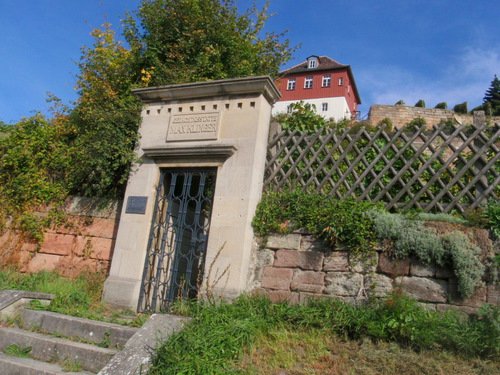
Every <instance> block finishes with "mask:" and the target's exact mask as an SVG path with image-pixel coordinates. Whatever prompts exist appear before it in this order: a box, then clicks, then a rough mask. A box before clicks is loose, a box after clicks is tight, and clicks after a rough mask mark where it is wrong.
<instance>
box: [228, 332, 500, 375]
mask: <svg viewBox="0 0 500 375" xmlns="http://www.w3.org/2000/svg"><path fill="white" fill-rule="evenodd" d="M235 370H236V371H235V372H236V373H242V374H275V375H319V374H353V375H354V374H355V375H359V374H366V375H390V374H398V375H399V374H405V375H422V374H429V375H430V374H443V375H444V374H454V375H470V374H492V375H493V374H499V373H500V361H498V360H495V361H492V360H482V359H476V358H462V357H460V356H458V355H454V354H450V353H448V352H446V351H443V350H425V351H421V352H415V351H413V350H411V349H405V348H402V347H401V346H400V345H398V344H396V343H387V342H378V343H373V342H372V341H371V340H370V339H367V338H365V339H362V340H344V339H342V338H340V337H338V336H336V335H333V334H332V333H331V332H328V330H325V329H306V330H305V329H298V330H296V329H291V328H281V329H276V330H272V331H270V332H268V333H267V334H265V335H263V336H260V337H258V338H257V340H256V342H255V345H254V346H253V347H252V348H251V349H247V350H246V351H245V354H244V356H243V358H242V360H241V361H240V362H239V363H238V364H236V365H235Z"/></svg>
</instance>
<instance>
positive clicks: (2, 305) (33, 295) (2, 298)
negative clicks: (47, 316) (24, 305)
mask: <svg viewBox="0 0 500 375" xmlns="http://www.w3.org/2000/svg"><path fill="white" fill-rule="evenodd" d="M55 297H56V296H55V295H54V294H49V293H40V292H28V291H25V290H1V291H0V312H1V311H2V310H4V309H6V308H8V307H9V306H10V305H12V304H14V303H16V302H18V301H20V300H21V299H28V300H35V299H37V300H52V299H54V298H55Z"/></svg>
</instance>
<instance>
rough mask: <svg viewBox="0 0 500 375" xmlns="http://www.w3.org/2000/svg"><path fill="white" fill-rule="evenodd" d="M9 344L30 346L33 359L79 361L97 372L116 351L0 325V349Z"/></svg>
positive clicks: (85, 367) (85, 368)
mask: <svg viewBox="0 0 500 375" xmlns="http://www.w3.org/2000/svg"><path fill="white" fill-rule="evenodd" d="M10 345H17V346H19V348H21V349H24V348H27V347H31V351H30V355H31V357H33V358H34V359H38V360H41V361H45V362H53V361H57V362H59V363H61V362H64V361H70V362H74V363H79V364H80V366H81V367H82V369H84V370H88V371H92V372H99V371H100V370H101V369H102V368H103V367H104V366H105V365H106V363H107V362H108V361H109V360H110V359H111V358H112V357H113V355H115V354H116V353H117V351H116V350H114V349H107V348H100V347H98V346H95V345H90V344H85V343H80V342H75V341H70V340H66V339H62V338H58V337H52V336H46V335H42V334H40V333H35V332H28V331H24V330H22V329H19V328H11V327H0V350H2V351H5V349H7V347H8V346H10Z"/></svg>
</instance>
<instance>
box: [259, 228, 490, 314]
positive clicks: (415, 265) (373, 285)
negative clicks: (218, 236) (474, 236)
mask: <svg viewBox="0 0 500 375" xmlns="http://www.w3.org/2000/svg"><path fill="white" fill-rule="evenodd" d="M253 264H254V269H253V273H252V280H251V282H252V284H251V288H252V289H254V290H255V291H256V292H257V293H264V294H267V295H269V297H270V298H271V300H273V301H275V302H277V301H282V300H287V301H289V302H291V303H302V302H305V301H307V300H308V299H309V298H333V297H337V298H340V299H342V300H344V301H347V302H358V301H364V300H366V299H367V298H368V297H369V296H373V297H384V296H386V295H387V293H389V292H392V291H394V290H395V289H396V288H399V289H401V290H402V291H404V292H405V293H406V294H407V295H409V296H411V297H413V298H415V299H416V300H418V301H420V302H421V303H422V304H424V306H425V307H426V308H428V309H430V310H433V311H444V310H447V309H454V310H458V311H462V312H465V313H467V314H471V313H477V309H478V307H480V306H481V305H482V304H483V303H485V302H486V303H489V304H491V305H497V306H500V287H499V286H498V285H484V286H481V287H479V288H478V289H477V290H476V291H475V293H474V294H473V295H472V296H471V297H469V298H467V299H465V300H464V299H461V298H460V297H459V296H458V293H457V290H456V281H455V278H454V277H453V275H452V272H451V271H450V270H448V269H443V268H441V267H436V266H428V265H423V264H422V263H420V262H419V261H418V260H416V259H404V260H392V259H390V258H389V257H388V256H387V254H386V253H384V252H382V251H377V253H376V254H374V255H373V256H372V257H371V258H369V259H366V260H364V261H357V260H356V259H354V258H353V257H351V255H350V252H349V251H348V249H346V248H335V249H332V248H330V247H328V246H326V245H325V244H324V242H323V241H322V240H318V239H316V238H314V237H312V236H310V235H305V234H298V233H295V234H288V235H271V236H270V237H269V240H268V242H267V245H266V247H265V248H263V249H258V250H255V252H254V262H253Z"/></svg>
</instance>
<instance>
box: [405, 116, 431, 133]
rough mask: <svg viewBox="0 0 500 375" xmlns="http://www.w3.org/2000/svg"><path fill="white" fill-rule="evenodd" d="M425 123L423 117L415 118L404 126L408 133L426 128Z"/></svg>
mask: <svg viewBox="0 0 500 375" xmlns="http://www.w3.org/2000/svg"><path fill="white" fill-rule="evenodd" d="M426 125H427V122H426V121H425V119H424V118H423V117H416V118H414V119H413V120H411V121H410V122H408V123H407V124H406V125H405V129H406V130H408V131H417V130H418V129H420V128H421V127H422V126H426Z"/></svg>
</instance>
